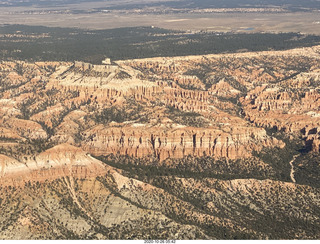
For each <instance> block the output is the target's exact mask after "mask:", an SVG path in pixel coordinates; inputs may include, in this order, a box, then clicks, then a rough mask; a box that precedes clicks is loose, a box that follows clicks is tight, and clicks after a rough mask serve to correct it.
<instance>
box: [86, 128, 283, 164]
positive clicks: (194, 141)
mask: <svg viewBox="0 0 320 244" xmlns="http://www.w3.org/2000/svg"><path fill="white" fill-rule="evenodd" d="M83 136H84V140H83V144H82V145H83V147H84V148H85V150H87V151H89V152H91V153H93V154H96V155H105V154H111V153H112V154H122V155H129V156H132V157H146V156H148V155H152V156H155V157H157V158H159V159H160V160H161V161H162V160H164V159H167V158H183V157H184V156H187V155H192V156H196V157H201V156H209V155H210V156H214V157H217V158H219V157H226V158H230V159H236V158H245V157H249V156H251V152H252V151H253V150H256V151H259V150H261V149H262V148H263V147H284V145H285V144H284V143H283V142H281V141H278V140H277V139H276V138H270V137H268V136H267V135H266V132H265V130H264V129H258V128H237V127H236V128H234V129H232V130H231V131H230V132H229V133H227V132H223V131H221V130H217V129H210V128H208V129H195V128H190V127H182V128H172V129H169V128H167V129H165V128H159V127H151V128H148V127H145V126H138V125H133V126H130V127H129V126H127V127H125V128H117V127H111V128H106V127H104V126H97V127H95V128H92V129H90V130H87V131H85V132H84V134H83Z"/></svg>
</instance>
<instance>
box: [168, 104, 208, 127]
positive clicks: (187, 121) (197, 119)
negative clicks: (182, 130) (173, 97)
mask: <svg viewBox="0 0 320 244" xmlns="http://www.w3.org/2000/svg"><path fill="white" fill-rule="evenodd" d="M166 115H167V116H168V118H169V119H171V120H172V121H174V122H175V123H177V124H181V125H186V126H193V127H202V128H203V127H207V126H208V122H207V121H206V119H205V118H204V117H202V115H201V114H199V113H196V112H185V111H182V110H179V109H176V108H174V107H172V106H167V110H166Z"/></svg>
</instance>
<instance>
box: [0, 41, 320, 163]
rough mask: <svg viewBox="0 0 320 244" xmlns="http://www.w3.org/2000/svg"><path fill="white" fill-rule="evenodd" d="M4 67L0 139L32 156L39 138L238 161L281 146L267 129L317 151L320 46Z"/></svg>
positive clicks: (100, 150) (94, 148)
mask: <svg viewBox="0 0 320 244" xmlns="http://www.w3.org/2000/svg"><path fill="white" fill-rule="evenodd" d="M0 70H1V72H0V73H1V83H0V86H1V100H0V103H1V105H2V106H1V108H0V115H1V117H0V121H1V122H2V124H1V128H3V129H2V130H1V133H2V138H3V140H4V138H7V139H6V140H7V142H8V140H11V142H14V143H18V144H19V143H22V142H23V143H27V144H28V143H31V144H30V145H31V146H30V148H29V149H28V150H27V151H28V152H30V151H32V150H35V148H36V147H37V145H36V144H35V141H36V142H40V143H44V144H45V146H47V144H48V145H50V146H54V145H57V144H61V143H69V144H73V145H76V146H79V147H82V148H83V149H84V150H85V151H88V152H90V153H92V154H99V155H104V154H110V153H112V154H122V155H130V156H134V157H146V156H153V157H155V158H158V159H160V160H165V159H167V158H181V157H185V156H188V155H192V156H196V157H201V156H205V155H206V156H212V157H215V158H228V159H237V158H245V157H251V156H252V152H253V151H255V152H258V151H261V150H262V149H264V148H270V149H272V148H283V147H284V146H285V144H284V143H283V142H282V141H281V140H278V139H276V138H273V137H272V136H268V135H267V132H266V130H265V129H264V128H266V129H274V130H277V131H282V132H285V133H288V134H292V135H295V136H301V137H303V139H304V140H305V141H306V142H307V143H308V145H313V146H312V147H313V148H314V151H318V150H317V148H318V146H317V145H318V144H317V140H318V138H317V135H309V134H308V133H305V131H307V130H309V129H312V128H318V127H319V126H320V120H319V116H318V115H319V114H320V111H319V107H320V104H319V101H320V100H319V98H320V95H319V89H318V85H319V46H315V47H311V48H305V49H295V50H291V51H282V52H260V53H245V54H227V55H206V56H189V57H176V58H151V59H142V60H126V61H118V62H115V63H112V64H111V63H106V64H103V65H93V64H88V63H83V62H74V63H59V62H38V63H26V62H21V61H19V62H2V63H1V65H0ZM261 127H264V128H261ZM311 137H312V138H311ZM10 138H11V139H10ZM19 145H20V144H19ZM9 146H10V145H9ZM23 146H24V147H26V146H25V144H24V145H23ZM7 147H8V143H7V144H6V148H5V149H3V152H4V153H7V155H8V156H13V155H14V153H15V150H16V149H12V150H11V151H8V149H7ZM15 148H16V146H15ZM41 150H42V149H41ZM37 153H38V152H37ZM18 157H22V155H21V154H19V156H18ZM18 157H17V158H18Z"/></svg>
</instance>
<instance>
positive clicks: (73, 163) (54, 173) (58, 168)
mask: <svg viewBox="0 0 320 244" xmlns="http://www.w3.org/2000/svg"><path fill="white" fill-rule="evenodd" d="M0 166H1V177H0V180H1V185H2V186H6V185H13V186H24V185H25V184H26V183H28V182H30V183H34V182H45V181H47V180H54V179H58V178H61V177H75V178H88V177H92V176H98V175H101V174H104V173H105V172H106V167H105V166H104V165H103V164H102V163H101V162H100V161H99V160H96V159H95V158H93V157H91V156H90V155H89V154H87V153H85V152H84V151H83V150H81V149H80V148H77V147H74V146H71V145H69V144H61V145H58V146H55V147H53V148H51V149H48V150H46V151H44V152H42V153H40V154H39V155H37V156H35V157H34V156H33V157H28V158H27V157H26V158H25V159H24V160H21V161H18V160H15V159H13V158H11V157H7V156H5V155H0Z"/></svg>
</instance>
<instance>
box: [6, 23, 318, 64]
mask: <svg viewBox="0 0 320 244" xmlns="http://www.w3.org/2000/svg"><path fill="white" fill-rule="evenodd" d="M0 34H2V35H4V36H2V37H0V44H1V45H0V58H1V59H2V60H10V59H20V60H28V61H39V60H44V61H47V60H57V61H59V60H61V61H74V60H81V61H86V62H91V63H101V61H102V60H104V59H105V58H106V57H109V58H112V59H116V60H121V59H132V58H147V57H157V56H179V55H180V56H183V55H196V54H209V53H226V52H230V53H231V52H237V51H238V50H244V49H246V50H248V51H262V50H283V49H290V48H295V47H303V46H312V45H316V44H318V43H320V37H319V36H315V35H307V36H304V35H301V34H297V33H281V34H267V33H254V34H235V33H206V32H200V33H195V34H190V33H186V32H176V31H170V30H165V29H159V28H151V27H134V28H119V29H111V30H97V31H94V30H90V31H88V30H81V29H71V28H49V27H42V26H23V25H5V26H2V27H0ZM181 42H183V43H185V44H181Z"/></svg>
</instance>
